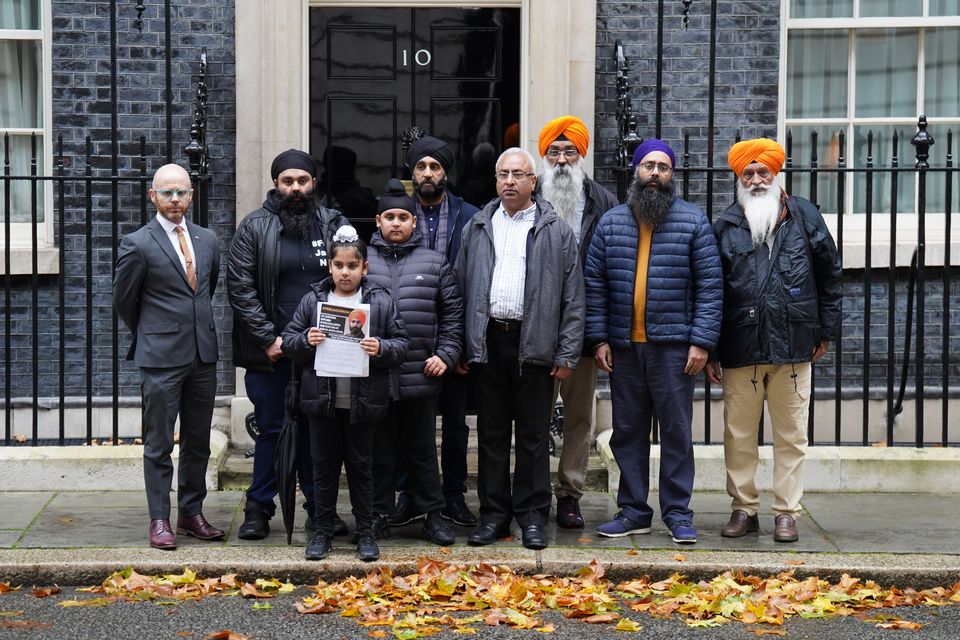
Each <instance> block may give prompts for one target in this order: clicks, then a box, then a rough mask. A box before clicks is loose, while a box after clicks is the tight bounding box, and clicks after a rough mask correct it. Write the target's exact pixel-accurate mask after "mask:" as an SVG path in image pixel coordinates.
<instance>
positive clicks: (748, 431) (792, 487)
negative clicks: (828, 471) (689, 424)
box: [723, 362, 811, 515]
mask: <svg viewBox="0 0 960 640" xmlns="http://www.w3.org/2000/svg"><path fill="white" fill-rule="evenodd" d="M810 370H811V367H810V363H809V362H802V363H798V364H778V365H772V364H761V365H756V366H752V365H751V366H749V367H736V368H733V369H724V370H723V422H724V431H723V455H724V461H725V463H726V467H727V493H728V494H730V497H731V498H732V499H733V501H732V506H733V508H734V509H740V510H742V511H745V512H747V513H748V514H749V515H754V514H755V513H756V512H757V509H758V508H759V506H760V494H759V493H758V492H757V485H756V481H755V475H756V472H757V464H758V462H759V452H758V447H757V430H758V429H759V426H760V414H761V412H762V410H763V401H764V399H766V401H767V411H768V413H769V416H770V423H771V426H772V428H773V511H774V513H776V514H777V515H779V514H782V513H785V514H788V515H795V514H796V513H798V512H799V511H800V498H801V497H803V460H804V456H805V455H806V452H807V414H808V412H809V404H808V401H809V399H810ZM754 380H756V384H755V385H754V382H753V381H754Z"/></svg>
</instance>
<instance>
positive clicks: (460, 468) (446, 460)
mask: <svg viewBox="0 0 960 640" xmlns="http://www.w3.org/2000/svg"><path fill="white" fill-rule="evenodd" d="M469 392H470V382H469V378H468V377H467V376H464V375H460V374H458V373H456V372H454V371H448V372H447V373H446V375H444V377H443V391H441V392H440V398H439V400H438V402H439V405H440V416H441V431H442V436H441V440H440V473H441V476H442V479H443V497H444V498H445V499H446V501H447V502H451V501H453V500H457V499H458V498H459V499H462V498H463V495H464V494H465V493H466V492H467V441H468V439H469V437H470V432H469V427H467V397H468V394H469Z"/></svg>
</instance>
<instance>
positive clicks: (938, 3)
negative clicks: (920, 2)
mask: <svg viewBox="0 0 960 640" xmlns="http://www.w3.org/2000/svg"><path fill="white" fill-rule="evenodd" d="M930 15H932V16H956V15H960V0H930Z"/></svg>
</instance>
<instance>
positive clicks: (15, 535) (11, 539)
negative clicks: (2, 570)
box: [0, 529, 22, 549]
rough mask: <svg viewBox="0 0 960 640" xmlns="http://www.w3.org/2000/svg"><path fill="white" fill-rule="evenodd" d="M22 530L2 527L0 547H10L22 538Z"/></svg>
mask: <svg viewBox="0 0 960 640" xmlns="http://www.w3.org/2000/svg"><path fill="white" fill-rule="evenodd" d="M21 534H22V532H21V531H19V530H17V529H13V530H10V529H0V548H3V549H9V548H11V547H12V546H13V545H14V543H16V541H17V540H19V539H20V535H21Z"/></svg>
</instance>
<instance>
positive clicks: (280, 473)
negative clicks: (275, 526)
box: [273, 367, 300, 544]
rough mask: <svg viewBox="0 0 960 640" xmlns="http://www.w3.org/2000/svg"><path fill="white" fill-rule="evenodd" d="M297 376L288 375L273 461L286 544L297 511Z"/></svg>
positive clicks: (294, 370)
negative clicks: (281, 424) (281, 421)
mask: <svg viewBox="0 0 960 640" xmlns="http://www.w3.org/2000/svg"><path fill="white" fill-rule="evenodd" d="M299 413H300V373H299V371H298V370H297V367H294V368H293V371H291V373H290V382H288V383H287V388H286V389H285V390H284V394H283V426H282V427H281V429H280V437H279V438H278V439H277V452H276V455H275V457H274V459H273V464H274V469H275V471H276V474H277V496H278V497H279V499H280V512H281V513H282V514H283V526H284V528H286V530H287V544H291V541H292V538H293V518H294V515H295V514H296V510H297V439H298V433H297V432H298V430H299V429H300V425H299V423H298V422H297V417H298V415H299Z"/></svg>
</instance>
